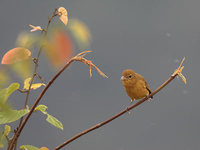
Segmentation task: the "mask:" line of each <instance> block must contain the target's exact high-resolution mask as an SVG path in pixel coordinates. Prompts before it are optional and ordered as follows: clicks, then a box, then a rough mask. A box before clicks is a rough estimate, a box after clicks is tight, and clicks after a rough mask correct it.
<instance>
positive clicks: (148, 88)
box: [145, 81, 151, 94]
mask: <svg viewBox="0 0 200 150" xmlns="http://www.w3.org/2000/svg"><path fill="white" fill-rule="evenodd" d="M145 86H146V89H147V90H148V91H149V94H151V89H150V87H149V84H148V83H147V82H146V81H145Z"/></svg>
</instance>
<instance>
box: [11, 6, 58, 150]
mask: <svg viewBox="0 0 200 150" xmlns="http://www.w3.org/2000/svg"><path fill="white" fill-rule="evenodd" d="M55 16H57V9H55V10H54V12H53V14H52V16H51V18H49V19H48V23H47V26H46V29H45V30H44V31H42V32H45V33H44V36H43V40H45V38H46V36H47V31H48V28H49V25H50V23H51V21H52V19H53V18H54V17H55ZM42 48H43V46H42V45H41V46H40V49H39V51H38V54H37V57H36V58H35V61H34V63H35V67H34V71H33V75H32V78H31V81H30V85H29V89H28V90H27V94H26V100H25V103H24V109H25V108H26V105H27V104H28V100H29V95H30V91H31V86H32V84H33V82H34V79H35V76H36V75H37V68H38V63H39V57H40V54H41V52H42ZM22 121H23V117H21V119H20V122H19V126H18V128H19V127H20V126H21V124H22ZM16 141H17V140H15V143H16ZM15 143H13V142H11V144H10V145H9V146H8V149H10V147H13V146H12V145H13V144H14V145H16V144H15Z"/></svg>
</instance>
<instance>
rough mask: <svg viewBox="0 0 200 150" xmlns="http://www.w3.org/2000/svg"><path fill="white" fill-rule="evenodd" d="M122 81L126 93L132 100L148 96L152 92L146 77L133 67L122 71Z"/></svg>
mask: <svg viewBox="0 0 200 150" xmlns="http://www.w3.org/2000/svg"><path fill="white" fill-rule="evenodd" d="M121 81H122V83H123V86H124V88H125V90H126V93H127V94H128V96H129V97H130V98H131V102H133V101H134V100H138V99H142V98H145V97H148V96H149V95H150V94H151V93H152V92H151V89H150V87H149V84H148V83H147V82H146V80H145V78H144V77H143V76H142V75H140V74H138V73H135V72H134V71H133V70H132V69H127V70H124V71H123V72H122V76H121ZM151 98H153V97H151Z"/></svg>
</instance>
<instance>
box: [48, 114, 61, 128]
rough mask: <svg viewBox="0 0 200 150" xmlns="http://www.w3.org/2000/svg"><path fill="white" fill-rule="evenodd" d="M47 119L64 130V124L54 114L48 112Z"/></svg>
mask: <svg viewBox="0 0 200 150" xmlns="http://www.w3.org/2000/svg"><path fill="white" fill-rule="evenodd" d="M46 121H47V122H49V123H50V124H52V125H54V126H55V127H57V128H59V129H61V130H63V125H62V123H61V122H60V121H59V120H58V119H56V118H55V117H53V116H51V115H49V114H47V119H46Z"/></svg>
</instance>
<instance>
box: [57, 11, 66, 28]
mask: <svg viewBox="0 0 200 150" xmlns="http://www.w3.org/2000/svg"><path fill="white" fill-rule="evenodd" d="M58 15H59V16H60V17H59V19H60V20H61V21H62V22H63V23H64V24H65V25H67V23H68V16H67V10H66V9H65V8H64V7H60V8H58Z"/></svg>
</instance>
